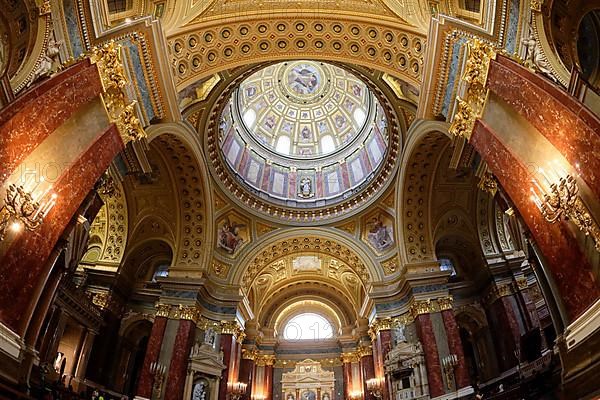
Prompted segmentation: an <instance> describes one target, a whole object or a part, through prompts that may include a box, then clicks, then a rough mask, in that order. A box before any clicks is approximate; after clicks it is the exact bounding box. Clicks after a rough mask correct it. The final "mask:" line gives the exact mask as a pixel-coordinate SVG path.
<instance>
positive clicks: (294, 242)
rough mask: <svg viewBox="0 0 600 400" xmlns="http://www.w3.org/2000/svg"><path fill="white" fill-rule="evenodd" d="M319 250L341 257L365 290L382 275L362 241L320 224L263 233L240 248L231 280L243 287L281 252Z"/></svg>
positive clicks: (249, 284) (280, 255) (251, 281)
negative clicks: (263, 234)
mask: <svg viewBox="0 0 600 400" xmlns="http://www.w3.org/2000/svg"><path fill="white" fill-rule="evenodd" d="M306 251H310V252H323V253H324V254H330V255H332V256H334V257H337V258H339V259H340V260H342V261H344V262H345V263H346V264H347V265H348V266H349V267H350V268H352V269H353V270H354V272H355V273H356V274H357V276H358V277H359V278H360V280H361V282H362V283H363V285H364V286H365V291H367V292H368V288H369V287H370V285H371V283H372V282H378V281H380V280H381V279H382V278H383V271H382V269H381V268H380V267H376V265H378V263H377V262H376V261H375V260H373V259H372V258H371V257H370V256H369V252H368V251H367V249H366V248H365V246H364V244H362V243H357V242H356V241H354V240H351V239H349V238H347V237H346V236H345V235H342V234H340V233H337V232H332V231H330V230H327V229H323V228H291V229H288V230H285V231H280V230H276V231H274V232H270V233H269V234H266V235H265V236H264V237H263V238H262V239H261V240H259V241H257V242H256V243H254V245H253V246H248V247H246V248H245V249H243V250H242V252H241V253H240V255H239V257H238V259H239V260H240V261H239V262H238V263H237V264H236V265H234V267H233V268H232V272H230V274H232V276H231V280H230V281H231V282H232V284H234V285H240V286H242V288H243V289H244V290H246V291H248V289H249V288H250V286H251V284H252V283H253V281H254V279H255V278H256V277H257V276H258V275H259V274H260V272H261V271H263V270H264V269H265V268H266V267H267V266H268V265H269V264H270V263H272V262H273V261H275V260H277V259H279V258H281V257H282V256H284V255H288V254H294V253H301V252H306Z"/></svg>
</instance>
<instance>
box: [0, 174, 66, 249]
mask: <svg viewBox="0 0 600 400" xmlns="http://www.w3.org/2000/svg"><path fill="white" fill-rule="evenodd" d="M42 182H44V178H41V179H40V181H38V182H37V184H35V186H33V187H32V188H31V189H28V188H27V186H28V185H27V184H25V185H24V186H22V185H15V184H11V185H9V186H8V189H7V190H6V197H5V198H4V205H3V206H2V208H1V209H0V241H1V240H4V238H5V236H6V232H7V231H8V229H9V228H10V229H11V230H12V231H13V232H19V231H21V229H23V227H25V229H27V230H28V231H33V230H35V229H37V228H38V227H39V226H40V225H41V224H42V222H44V218H46V215H48V213H49V212H50V210H51V209H52V208H53V207H54V206H55V205H56V198H57V195H56V193H53V194H51V195H49V194H50V191H51V190H52V186H49V187H48V189H47V190H46V191H45V192H43V193H41V194H40V195H38V196H35V195H34V192H35V190H36V189H37V188H38V187H39V185H40V184H41V183H42Z"/></svg>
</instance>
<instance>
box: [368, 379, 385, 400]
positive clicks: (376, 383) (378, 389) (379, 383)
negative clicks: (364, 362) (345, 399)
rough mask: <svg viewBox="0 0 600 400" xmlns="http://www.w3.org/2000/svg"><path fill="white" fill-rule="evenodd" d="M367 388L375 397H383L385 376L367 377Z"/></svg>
mask: <svg viewBox="0 0 600 400" xmlns="http://www.w3.org/2000/svg"><path fill="white" fill-rule="evenodd" d="M366 383H367V390H368V391H369V393H371V394H372V395H373V396H375V398H377V399H381V398H382V397H383V391H384V389H385V378H384V377H381V378H371V379H367V382H366Z"/></svg>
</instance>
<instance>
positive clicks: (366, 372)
mask: <svg viewBox="0 0 600 400" xmlns="http://www.w3.org/2000/svg"><path fill="white" fill-rule="evenodd" d="M360 367H361V369H362V376H363V392H364V393H365V400H373V399H374V398H375V397H374V396H373V395H372V394H370V393H369V391H368V390H367V381H368V380H369V379H372V378H375V362H374V361H373V355H372V354H369V355H365V356H362V357H361V358H360Z"/></svg>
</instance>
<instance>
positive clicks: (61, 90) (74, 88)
mask: <svg viewBox="0 0 600 400" xmlns="http://www.w3.org/2000/svg"><path fill="white" fill-rule="evenodd" d="M101 91H102V84H101V82H100V76H99V74H98V69H97V68H96V66H95V65H91V64H90V63H89V61H87V60H86V61H82V62H80V63H78V64H75V65H73V66H72V67H70V68H67V69H66V70H65V71H63V72H61V73H60V74H58V75H56V76H55V77H53V78H51V79H47V80H45V81H43V82H42V83H40V84H38V85H36V86H35V87H33V88H32V89H31V90H29V91H27V92H25V93H24V94H23V95H22V96H20V97H19V98H17V99H16V100H15V101H14V102H13V103H11V104H10V105H9V106H8V107H6V108H4V109H3V110H2V112H0V165H1V166H2V168H1V169H0V184H2V183H4V181H5V179H6V178H7V177H8V176H10V174H11V172H12V171H14V169H15V168H16V167H17V166H18V165H19V164H20V163H21V162H22V161H23V160H24V159H25V158H26V157H27V156H28V155H29V154H30V153H31V152H32V151H33V149H35V148H36V147H37V146H38V145H39V144H40V143H41V142H43V141H44V140H45V139H46V138H47V137H48V136H49V135H50V134H51V133H52V132H54V130H55V129H57V128H58V127H59V126H61V125H62V124H63V123H64V122H65V121H66V120H67V119H69V118H70V117H71V116H72V115H73V114H74V113H75V112H76V111H77V110H78V109H79V108H80V107H82V106H83V105H85V104H87V103H89V102H90V101H91V100H93V99H94V98H96V97H98V95H99V94H100V92H101Z"/></svg>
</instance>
